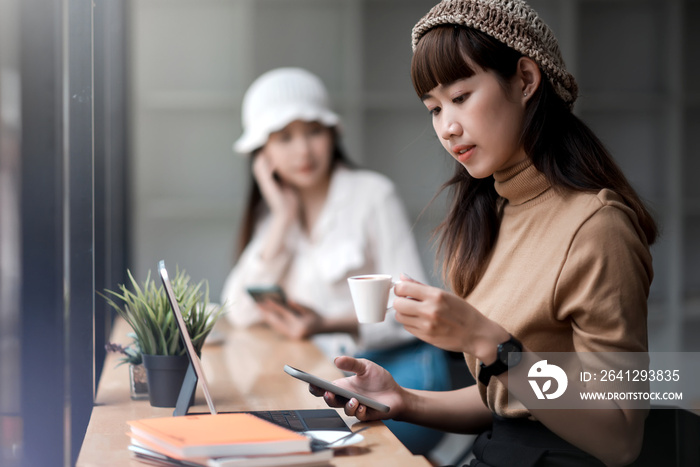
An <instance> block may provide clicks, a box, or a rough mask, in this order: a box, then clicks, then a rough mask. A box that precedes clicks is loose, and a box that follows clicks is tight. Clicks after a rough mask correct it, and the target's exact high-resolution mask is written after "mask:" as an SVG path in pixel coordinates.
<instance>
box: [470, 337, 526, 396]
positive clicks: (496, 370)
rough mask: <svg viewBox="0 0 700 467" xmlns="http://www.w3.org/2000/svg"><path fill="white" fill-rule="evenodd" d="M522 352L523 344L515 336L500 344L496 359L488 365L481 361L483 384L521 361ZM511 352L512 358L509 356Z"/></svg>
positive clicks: (480, 379) (487, 383) (480, 373)
mask: <svg viewBox="0 0 700 467" xmlns="http://www.w3.org/2000/svg"><path fill="white" fill-rule="evenodd" d="M522 352H523V344H521V343H520V341H519V340H518V339H516V338H515V337H513V336H510V339H508V340H507V341H505V342H502V343H500V344H498V351H497V354H496V361H495V362H493V363H492V364H490V365H488V366H486V365H484V363H483V362H482V363H481V370H480V371H479V381H480V382H481V384H483V385H484V386H488V385H489V381H490V380H491V377H492V376H498V375H500V374H501V373H504V372H506V371H508V369H509V368H513V367H514V366H515V365H517V364H518V363H520V359H521V358H522ZM509 354H510V358H508V355H509Z"/></svg>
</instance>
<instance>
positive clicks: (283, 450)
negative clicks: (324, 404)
mask: <svg viewBox="0 0 700 467" xmlns="http://www.w3.org/2000/svg"><path fill="white" fill-rule="evenodd" d="M128 423H129V426H130V427H131V431H130V432H129V433H128V435H129V436H130V437H131V445H130V446H129V449H130V450H131V451H132V453H133V455H134V456H136V457H137V458H139V459H140V460H143V461H146V462H147V463H150V464H153V465H164V466H169V465H176V466H187V467H202V466H206V467H234V466H235V467H266V466H277V465H304V466H311V465H324V464H327V463H328V462H329V461H330V459H331V458H332V457H333V452H332V450H330V449H316V448H315V447H314V448H313V449H312V445H311V440H310V439H309V438H307V437H306V436H304V435H302V434H300V433H295V432H293V431H291V430H288V429H286V428H282V427H280V426H277V425H275V424H273V423H270V422H268V421H266V420H262V419H260V418H258V417H256V416H254V415H251V414H247V413H228V414H217V415H211V414H205V415H187V416H184V417H163V418H148V419H141V420H132V421H130V422H128Z"/></svg>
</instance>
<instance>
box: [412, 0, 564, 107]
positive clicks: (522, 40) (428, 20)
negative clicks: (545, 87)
mask: <svg viewBox="0 0 700 467" xmlns="http://www.w3.org/2000/svg"><path fill="white" fill-rule="evenodd" d="M443 24H458V25H462V26H467V27H470V28H473V29H476V30H478V31H481V32H483V33H485V34H488V35H489V36H491V37H493V38H494V39H497V40H498V41H500V42H502V43H504V44H506V45H507V46H509V47H511V48H513V49H515V50H517V51H518V52H520V53H521V54H523V55H525V56H526V57H529V58H531V59H532V60H534V61H535V62H536V63H537V64H538V65H539V66H540V68H541V69H542V70H543V71H544V73H545V74H546V75H547V78H548V79H549V81H550V83H551V84H552V86H553V87H554V90H555V92H556V93H557V94H558V95H559V97H561V98H562V99H563V100H564V102H565V103H566V104H567V105H568V106H569V108H572V107H573V105H574V101H576V97H578V85H577V84H576V80H575V79H574V77H573V76H572V75H571V73H569V72H568V71H566V66H565V65H564V59H563V58H562V56H561V52H560V51H559V46H558V45H557V39H556V38H555V37H554V34H553V33H552V31H551V30H550V29H549V27H548V26H547V25H546V24H545V23H544V21H542V20H541V19H540V17H539V16H538V15H537V12H536V11H535V10H533V9H532V7H530V6H529V5H528V4H527V3H525V2H524V1H522V0H443V1H441V2H440V3H438V4H437V5H435V6H434V7H433V8H432V9H431V10H430V11H429V12H428V14H426V15H425V16H424V17H423V18H421V20H420V21H418V23H417V24H416V25H415V26H414V27H413V31H412V34H411V38H412V46H413V50H414V51H415V50H416V46H417V45H418V41H419V40H420V38H421V37H423V35H425V33H426V32H428V31H429V30H430V29H431V28H434V27H435V26H439V25H443Z"/></svg>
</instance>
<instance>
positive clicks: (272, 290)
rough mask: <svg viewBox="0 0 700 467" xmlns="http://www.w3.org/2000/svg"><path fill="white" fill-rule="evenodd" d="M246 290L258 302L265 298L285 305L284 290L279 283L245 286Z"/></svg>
mask: <svg viewBox="0 0 700 467" xmlns="http://www.w3.org/2000/svg"><path fill="white" fill-rule="evenodd" d="M246 291H247V292H248V293H249V294H250V296H251V297H253V300H255V301H256V302H258V303H262V302H264V301H265V300H267V299H270V300H272V301H274V302H277V303H279V304H280V305H284V306H287V297H286V295H285V294H284V290H282V287H280V286H279V285H258V286H251V287H248V288H246Z"/></svg>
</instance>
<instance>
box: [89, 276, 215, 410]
mask: <svg viewBox="0 0 700 467" xmlns="http://www.w3.org/2000/svg"><path fill="white" fill-rule="evenodd" d="M127 275H128V277H129V281H130V283H131V284H130V285H131V288H129V287H127V286H126V285H124V284H122V285H119V291H112V290H105V292H106V293H107V294H108V295H102V294H100V295H102V296H103V297H104V298H105V299H106V300H107V302H108V303H109V305H110V306H111V307H112V308H114V309H115V310H116V311H117V313H118V314H119V315H120V316H121V317H122V318H124V320H126V322H127V323H128V324H129V326H131V329H132V330H133V331H134V333H135V334H136V339H137V341H138V344H139V346H140V348H141V353H142V356H143V363H144V366H145V367H146V373H147V376H148V387H149V400H150V403H151V405H152V406H155V407H175V404H176V402H177V397H178V395H179V392H180V386H181V385H182V381H183V379H184V376H185V372H186V371H187V367H188V365H189V360H188V357H187V354H186V353H185V347H184V345H183V343H182V339H180V332H179V330H178V328H177V323H176V322H175V316H174V314H173V312H172V310H171V309H170V303H169V302H168V298H167V296H166V293H165V289H164V288H163V285H162V284H156V282H155V281H153V280H152V279H151V272H150V271H149V272H148V275H147V277H146V280H145V282H143V284H141V285H139V284H138V282H137V281H136V280H135V279H134V277H133V275H132V274H131V272H130V271H128V270H127ZM172 286H173V291H174V293H175V297H176V299H177V302H178V306H179V307H180V311H181V312H182V316H183V318H184V320H185V324H186V326H187V331H188V333H189V334H190V337H191V338H192V344H193V345H194V348H195V351H196V352H197V353H198V354H200V353H201V350H202V346H203V345H204V341H205V339H206V338H207V336H208V335H209V332H211V330H212V328H213V327H214V324H215V322H216V320H217V319H218V317H219V316H220V315H221V313H222V308H221V307H217V306H210V304H209V285H208V283H207V282H206V281H204V280H203V281H200V282H199V283H197V284H191V283H190V277H189V275H187V273H185V271H184V270H180V269H179V268H178V269H177V271H176V274H175V277H174V278H173V279H172ZM115 300H116V301H115Z"/></svg>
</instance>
